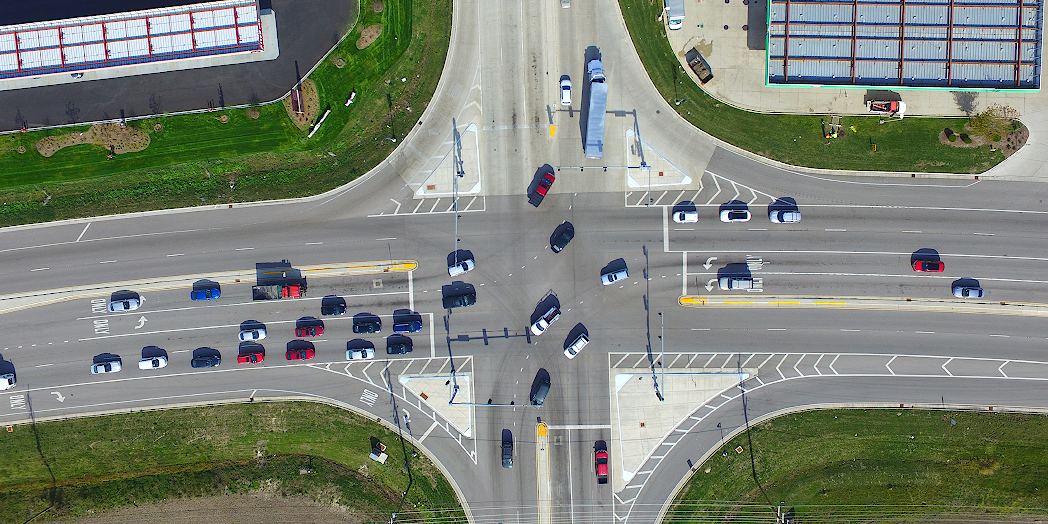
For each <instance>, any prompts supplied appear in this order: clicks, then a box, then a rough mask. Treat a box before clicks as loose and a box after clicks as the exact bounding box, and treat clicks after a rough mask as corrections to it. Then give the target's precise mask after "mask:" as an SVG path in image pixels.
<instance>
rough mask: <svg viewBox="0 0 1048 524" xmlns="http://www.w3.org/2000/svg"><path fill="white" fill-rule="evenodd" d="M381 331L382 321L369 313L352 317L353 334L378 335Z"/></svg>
mask: <svg viewBox="0 0 1048 524" xmlns="http://www.w3.org/2000/svg"><path fill="white" fill-rule="evenodd" d="M379 331H382V319H381V318H379V317H378V316H377V315H372V314H371V313H358V314H356V315H353V332H354V333H378V332H379Z"/></svg>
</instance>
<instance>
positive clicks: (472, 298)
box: [443, 292, 477, 309]
mask: <svg viewBox="0 0 1048 524" xmlns="http://www.w3.org/2000/svg"><path fill="white" fill-rule="evenodd" d="M476 303H477V293H476V292H472V293H463V294H461V295H451V296H448V297H444V301H443V305H444V309H453V308H457V307H466V306H472V305H473V304H476Z"/></svg>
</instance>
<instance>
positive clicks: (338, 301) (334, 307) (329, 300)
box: [320, 295, 346, 315]
mask: <svg viewBox="0 0 1048 524" xmlns="http://www.w3.org/2000/svg"><path fill="white" fill-rule="evenodd" d="M320 314H321V315H345V314H346V299H344V298H342V297H340V296H336V295H328V296H326V297H324V298H322V299H320Z"/></svg>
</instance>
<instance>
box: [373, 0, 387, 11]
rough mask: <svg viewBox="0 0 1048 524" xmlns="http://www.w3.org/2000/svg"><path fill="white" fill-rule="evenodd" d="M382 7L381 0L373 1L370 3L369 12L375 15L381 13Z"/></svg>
mask: <svg viewBox="0 0 1048 524" xmlns="http://www.w3.org/2000/svg"><path fill="white" fill-rule="evenodd" d="M383 7H385V6H383V5H382V0H375V1H374V2H371V10H372V11H374V12H376V13H381V12H382V8H383Z"/></svg>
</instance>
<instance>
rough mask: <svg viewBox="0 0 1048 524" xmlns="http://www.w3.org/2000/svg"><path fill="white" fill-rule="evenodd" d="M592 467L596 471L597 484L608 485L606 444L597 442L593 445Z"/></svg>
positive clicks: (601, 441) (600, 441)
mask: <svg viewBox="0 0 1048 524" xmlns="http://www.w3.org/2000/svg"><path fill="white" fill-rule="evenodd" d="M593 463H594V464H593V465H594V467H595V468H596V470H597V484H607V483H608V443H607V442H604V441H603V440H598V441H597V442H595V443H594V444H593Z"/></svg>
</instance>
